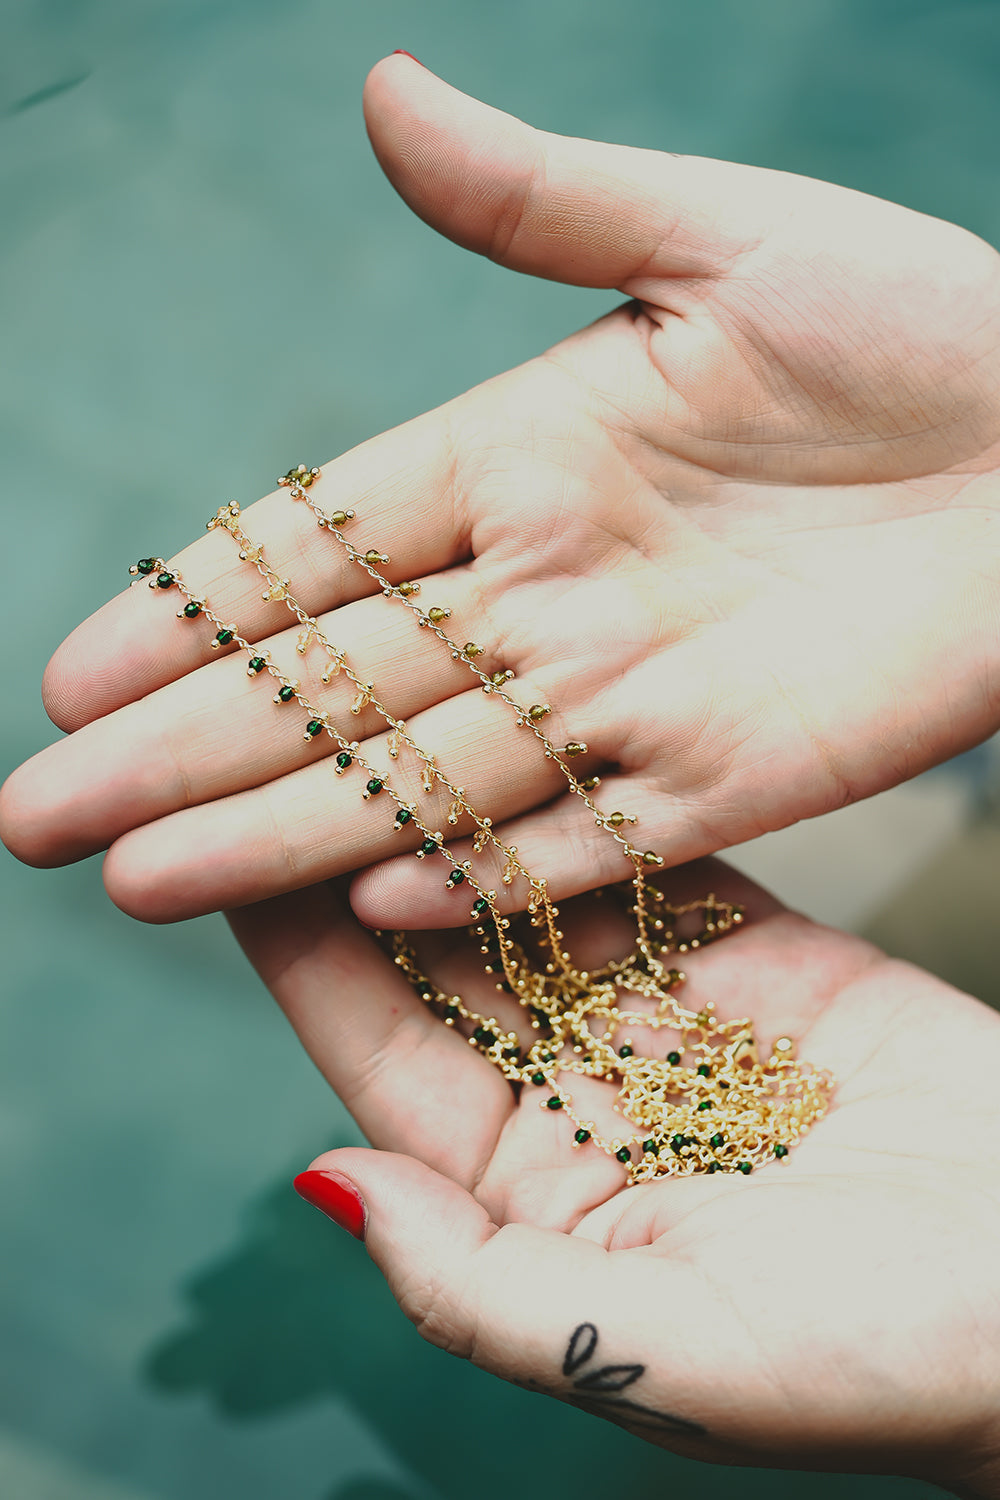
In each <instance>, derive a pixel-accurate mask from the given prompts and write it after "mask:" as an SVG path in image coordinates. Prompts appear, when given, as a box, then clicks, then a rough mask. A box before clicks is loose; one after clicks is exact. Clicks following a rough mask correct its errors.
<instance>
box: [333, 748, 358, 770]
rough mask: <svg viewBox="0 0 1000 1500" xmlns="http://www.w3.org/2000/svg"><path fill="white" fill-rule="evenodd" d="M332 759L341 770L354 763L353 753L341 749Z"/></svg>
mask: <svg viewBox="0 0 1000 1500" xmlns="http://www.w3.org/2000/svg"><path fill="white" fill-rule="evenodd" d="M334 759H335V761H336V764H337V766H338V767H339V769H340V770H341V771H346V770H347V768H348V766H353V764H354V757H353V755H348V753H347V751H346V750H341V752H340V754H339V755H338V756H335V757H334Z"/></svg>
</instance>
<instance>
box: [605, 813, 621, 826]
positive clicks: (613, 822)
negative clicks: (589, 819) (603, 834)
mask: <svg viewBox="0 0 1000 1500" xmlns="http://www.w3.org/2000/svg"><path fill="white" fill-rule="evenodd" d="M604 821H605V823H607V825H608V827H609V828H620V827H621V826H622V824H623V823H624V821H625V814H624V813H620V812H613V813H608V815H607V817H606V818H605V819H604Z"/></svg>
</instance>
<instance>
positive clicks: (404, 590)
mask: <svg viewBox="0 0 1000 1500" xmlns="http://www.w3.org/2000/svg"><path fill="white" fill-rule="evenodd" d="M397 587H398V589H399V592H400V593H401V594H402V596H403V598H404V599H410V598H412V596H413V595H414V594H419V593H420V585H419V583H400V584H398V585H397Z"/></svg>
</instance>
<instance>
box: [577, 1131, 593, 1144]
mask: <svg viewBox="0 0 1000 1500" xmlns="http://www.w3.org/2000/svg"><path fill="white" fill-rule="evenodd" d="M573 1139H574V1141H576V1144H577V1145H578V1146H585V1145H586V1144H587V1142H588V1141H589V1140H590V1131H589V1130H578V1131H577V1132H576V1135H574V1137H573Z"/></svg>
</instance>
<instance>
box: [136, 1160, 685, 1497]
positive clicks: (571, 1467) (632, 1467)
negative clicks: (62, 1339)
mask: <svg viewBox="0 0 1000 1500" xmlns="http://www.w3.org/2000/svg"><path fill="white" fill-rule="evenodd" d="M290 1176H291V1174H289V1178H286V1179H283V1180H282V1181H281V1183H280V1184H279V1185H277V1186H275V1187H273V1188H269V1189H268V1190H266V1191H265V1192H264V1193H263V1194H262V1195H261V1197H260V1198H259V1199H257V1201H256V1202H255V1203H253V1204H252V1205H251V1208H250V1212H249V1215H248V1220H249V1222H248V1228H247V1231H246V1235H245V1238H244V1239H243V1240H242V1242H241V1243H239V1244H237V1245H236V1246H235V1247H234V1248H233V1249H232V1250H231V1251H229V1252H228V1253H226V1254H225V1255H224V1256H223V1257H222V1258H221V1259H219V1260H218V1261H216V1262H215V1263H213V1264H211V1265H209V1266H207V1267H206V1268H205V1269H203V1270H201V1271H199V1272H197V1273H196V1274H195V1275H194V1276H193V1277H192V1278H191V1279H190V1281H188V1283H187V1284H186V1286H185V1288H184V1292H185V1296H186V1299H187V1301H188V1304H189V1307H190V1318H189V1320H188V1322H187V1323H186V1324H185V1325H184V1326H183V1327H179V1328H175V1329H173V1330H171V1331H170V1332H168V1333H167V1335H166V1336H165V1337H164V1338H163V1339H162V1340H161V1341H160V1342H159V1344H158V1345H157V1346H156V1347H154V1348H153V1349H152V1351H151V1352H150V1353H149V1355H148V1357H147V1359H146V1361H145V1369H144V1372H143V1373H144V1375H145V1378H146V1379H147V1380H148V1381H149V1382H150V1383H151V1384H152V1386H153V1387H154V1388H155V1389H157V1390H159V1391H161V1392H170V1393H173V1394H195V1393H201V1394H202V1395H204V1396H206V1397H208V1398H209V1400H210V1401H212V1402H213V1403H214V1404H215V1405H216V1406H217V1407H218V1408H219V1409H220V1410H221V1411H223V1412H224V1413H226V1414H227V1415H228V1416H230V1417H235V1418H238V1419H244V1420H252V1419H257V1418H261V1417H263V1416H265V1415H270V1414H278V1413H281V1412H284V1411H288V1410H289V1409H291V1408H294V1407H299V1406H302V1405H304V1404H306V1403H312V1402H315V1401H317V1400H319V1399H322V1398H323V1397H324V1396H328V1395H333V1396H336V1397H338V1398H340V1399H342V1400H343V1401H344V1402H346V1403H347V1404H348V1405H349V1406H350V1407H351V1408H352V1409H353V1410H354V1411H355V1412H356V1413H357V1414H358V1415H359V1416H360V1417H361V1418H362V1420H363V1421H364V1422H365V1423H366V1424H367V1425H368V1426H369V1427H370V1429H371V1430H373V1431H375V1432H377V1433H378V1434H379V1436H380V1438H381V1439H382V1440H383V1441H385V1442H386V1443H387V1444H388V1445H389V1446H390V1447H391V1448H392V1449H393V1451H394V1455H395V1457H396V1459H397V1460H398V1461H399V1463H400V1464H401V1465H402V1466H403V1467H404V1468H406V1469H407V1470H409V1471H411V1472H412V1473H413V1474H414V1475H415V1476H419V1477H420V1478H421V1479H423V1480H424V1481H425V1482H426V1484H427V1486H428V1489H429V1490H430V1492H431V1493H433V1494H435V1495H440V1496H441V1497H442V1500H451V1497H455V1500H467V1497H468V1494H469V1489H470V1484H474V1485H475V1488H476V1491H477V1493H479V1494H480V1495H483V1496H489V1495H493V1494H495V1495H497V1496H499V1495H501V1494H502V1493H504V1492H508V1491H509V1489H510V1487H511V1486H512V1485H516V1486H517V1488H518V1490H519V1492H520V1493H521V1494H522V1495H534V1494H537V1495H538V1496H541V1495H543V1494H558V1493H566V1492H567V1490H568V1489H569V1488H570V1487H571V1486H572V1487H573V1488H577V1487H578V1486H581V1485H582V1486H583V1492H584V1493H591V1492H594V1491H595V1490H596V1488H597V1486H598V1485H599V1484H603V1483H609V1484H610V1483H612V1482H613V1481H614V1480H615V1479H616V1478H620V1476H621V1472H622V1465H623V1463H625V1464H626V1465H627V1467H628V1470H629V1473H630V1475H631V1476H633V1477H636V1476H638V1477H640V1478H641V1477H646V1478H648V1479H649V1481H650V1482H653V1481H654V1480H655V1481H658V1482H660V1483H662V1482H663V1480H664V1479H665V1478H666V1477H667V1471H668V1470H676V1469H677V1468H678V1467H681V1468H686V1467H687V1464H686V1462H685V1461H684V1460H680V1459H675V1458H673V1457H672V1456H671V1455H669V1454H666V1453H663V1452H661V1451H659V1450H657V1449H654V1448H651V1447H649V1446H647V1445H645V1444H643V1443H641V1442H639V1441H638V1440H637V1439H635V1438H632V1437H629V1436H628V1435H627V1434H625V1433H623V1432H620V1431H618V1430H617V1429H615V1428H612V1427H610V1426H605V1425H604V1424H600V1425H598V1424H597V1423H595V1422H594V1420H593V1418H589V1417H587V1416H585V1415H584V1414H582V1413H580V1412H578V1411H574V1410H573V1409H572V1408H570V1407H564V1406H561V1405H560V1404H558V1403H556V1402H553V1401H550V1400H548V1399H547V1398H539V1397H537V1396H533V1395H530V1394H529V1393H527V1392H524V1391H521V1390H518V1389H516V1388H515V1387H513V1386H508V1385H506V1384H505V1383H504V1382H502V1381H500V1380H497V1379H496V1378H494V1377H493V1376H490V1375H487V1374H485V1373H484V1372H482V1371H480V1370H477V1369H474V1368H473V1367H472V1366H470V1365H468V1364H466V1363H464V1362H463V1361H460V1360H456V1359H455V1358H453V1357H452V1356H451V1355H448V1354H445V1353H443V1352H442V1351H441V1350H439V1349H434V1348H431V1347H430V1346H429V1345H427V1344H425V1343H424V1342H423V1341H422V1340H421V1338H420V1337H419V1335H418V1334H417V1333H416V1331H415V1330H414V1329H413V1328H412V1327H411V1325H410V1324H409V1323H408V1322H407V1320H406V1319H405V1318H404V1317H403V1315H402V1314H401V1313H400V1311H399V1309H398V1308H397V1307H396V1304H395V1302H394V1301H393V1299H392V1297H391V1296H390V1294H389V1292H388V1289H387V1287H386V1285H385V1283H384V1281H383V1279H382V1277H381V1275H380V1273H379V1272H378V1270H377V1269H376V1268H375V1266H374V1265H373V1264H372V1263H371V1261H369V1260H368V1258H367V1256H366V1255H365V1253H364V1250H363V1249H362V1248H361V1246H359V1245H357V1244H356V1243H355V1242H354V1241H353V1240H352V1239H350V1238H349V1237H348V1236H347V1235H345V1234H342V1233H340V1232H339V1231H337V1230H335V1229H334V1228H333V1227H332V1226H331V1225H329V1224H328V1223H326V1222H325V1221H324V1220H323V1219H322V1217H321V1216H320V1215H319V1214H318V1213H317V1212H316V1210H315V1209H313V1208H310V1207H309V1206H308V1205H307V1204H305V1203H303V1202H302V1201H301V1200H300V1199H299V1198H297V1197H296V1195H295V1194H294V1192H293V1191H292V1189H291V1187H290V1185H289V1180H290ZM542 1400H544V1401H545V1405H544V1406H543V1405H542V1404H541V1403H542ZM698 1472H702V1471H701V1469H700V1466H699V1470H698ZM327 1500H405V1492H404V1491H402V1490H398V1489H397V1488H396V1487H395V1486H394V1484H393V1482H392V1481H391V1480H386V1479H382V1478H374V1477H373V1478H371V1479H364V1480H363V1481H362V1480H359V1479H358V1478H357V1476H356V1475H353V1476H351V1478H350V1480H349V1481H346V1483H345V1487H336V1486H335V1487H334V1488H333V1489H332V1490H331V1491H330V1492H329V1493H328V1496H327Z"/></svg>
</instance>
